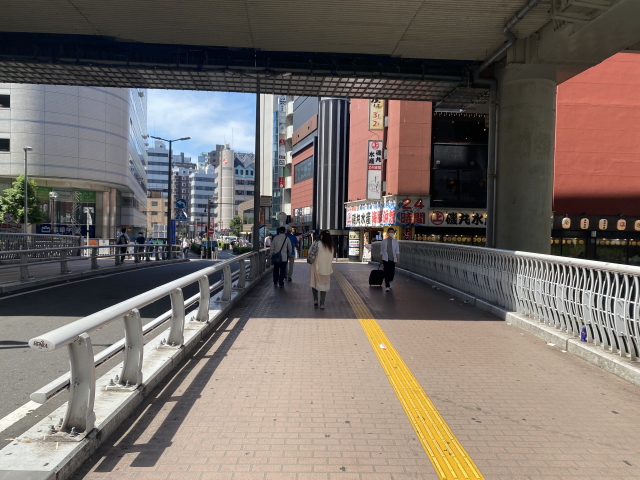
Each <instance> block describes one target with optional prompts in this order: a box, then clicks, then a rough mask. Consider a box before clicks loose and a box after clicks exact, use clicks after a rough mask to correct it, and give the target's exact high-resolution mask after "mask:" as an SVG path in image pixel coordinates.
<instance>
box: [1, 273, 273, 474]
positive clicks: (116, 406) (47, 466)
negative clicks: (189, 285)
mask: <svg viewBox="0 0 640 480" xmlns="http://www.w3.org/2000/svg"><path fill="white" fill-rule="evenodd" d="M270 273H271V268H267V269H266V271H265V272H264V273H263V274H262V275H260V276H259V277H258V278H256V279H255V280H254V281H253V282H251V283H249V284H248V285H247V287H245V289H244V290H235V289H233V290H232V293H231V295H232V296H231V300H230V301H229V302H224V303H222V302H217V299H218V298H219V297H220V295H221V294H222V292H220V293H218V294H216V295H215V296H212V297H211V300H210V302H209V322H208V323H201V322H195V321H191V319H193V318H195V315H196V314H197V310H194V311H193V312H191V313H190V314H189V315H188V316H187V318H186V319H185V328H184V344H183V346H182V347H181V348H179V349H171V348H163V349H158V348H157V347H158V345H159V343H160V341H161V339H162V337H163V335H158V336H157V337H156V338H154V339H153V340H151V341H150V342H149V343H148V344H147V345H145V348H144V358H145V362H144V365H143V369H142V372H143V378H144V383H142V384H141V385H140V386H138V388H136V389H135V390H124V389H122V390H120V391H115V390H107V389H106V386H107V385H108V383H109V380H110V379H112V378H113V377H114V376H115V375H117V374H120V372H121V369H122V363H120V364H118V365H116V366H115V367H113V368H112V369H111V370H109V371H108V372H107V373H106V374H105V375H103V376H102V377H100V378H99V379H97V380H96V396H95V405H94V411H95V414H96V427H95V429H94V430H93V431H91V432H90V433H89V435H88V436H87V437H85V438H83V439H82V440H80V441H79V442H77V443H76V442H60V443H57V442H55V441H43V440H40V437H42V436H43V435H44V432H46V431H47V430H48V427H49V425H51V424H53V423H56V421H57V419H58V418H61V417H64V415H65V413H66V408H67V404H66V403H64V404H63V405H62V406H60V407H59V408H58V409H56V410H55V411H53V412H52V413H51V414H49V415H47V416H46V417H45V418H44V419H43V420H41V421H40V422H38V423H37V424H36V425H34V426H33V427H31V428H30V429H29V430H27V431H26V432H24V433H23V434H22V435H20V436H19V437H17V438H16V439H15V441H14V442H12V443H10V444H9V445H7V446H6V447H4V448H3V449H2V455H0V480H5V479H6V480H9V479H11V480H67V479H69V478H71V477H72V476H73V475H74V473H75V472H76V470H77V469H78V468H80V466H81V465H82V464H83V463H84V462H85V461H86V460H87V459H88V458H89V457H90V456H91V455H92V454H93V453H94V452H95V451H96V450H97V449H98V447H99V446H100V445H101V444H102V442H104V441H105V440H106V439H107V438H108V437H109V435H111V434H112V433H113V432H114V431H115V430H116V429H117V428H118V427H119V426H120V425H121V424H122V423H124V422H125V421H126V420H127V418H128V417H129V416H130V415H131V414H132V413H133V411H134V410H135V408H136V407H137V406H138V405H140V403H142V401H143V400H144V399H145V398H146V397H147V396H149V394H151V392H152V391H153V390H154V388H155V387H157V386H158V384H159V383H160V382H161V381H162V380H163V379H164V378H165V377H166V376H167V374H169V373H170V372H171V371H172V370H173V369H174V368H175V367H176V366H177V365H178V364H179V363H180V362H181V361H182V360H183V359H184V358H185V357H187V356H188V355H189V354H190V353H191V352H192V351H194V350H195V349H196V348H197V347H198V345H199V344H200V341H201V340H205V339H206V338H208V337H209V336H211V335H212V334H213V333H214V332H215V330H216V329H217V328H218V327H219V326H220V325H221V324H222V323H223V321H224V319H225V316H226V314H227V313H228V312H229V310H231V308H233V307H234V306H235V305H236V304H237V303H238V302H239V300H240V299H242V298H243V297H244V296H245V295H246V294H247V292H249V290H252V289H253V287H255V286H257V285H258V284H259V283H260V281H261V280H262V279H263V278H264V277H266V276H267V275H269V274H270ZM168 331H169V329H167V330H166V332H168ZM165 338H166V335H165ZM123 390H124V391H123Z"/></svg>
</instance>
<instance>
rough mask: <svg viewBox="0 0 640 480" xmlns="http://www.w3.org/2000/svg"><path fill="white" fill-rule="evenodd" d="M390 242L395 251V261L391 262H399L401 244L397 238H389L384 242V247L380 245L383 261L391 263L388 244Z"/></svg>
mask: <svg viewBox="0 0 640 480" xmlns="http://www.w3.org/2000/svg"><path fill="white" fill-rule="evenodd" d="M389 241H391V248H392V249H393V260H391V261H392V262H397V261H398V256H399V255H400V244H399V243H398V240H396V239H395V238H388V237H387V238H385V239H384V240H382V245H380V255H381V257H382V260H383V261H385V262H388V261H389V256H388V255H387V243H388V242H389Z"/></svg>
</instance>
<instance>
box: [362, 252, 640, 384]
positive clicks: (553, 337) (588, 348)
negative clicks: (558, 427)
mask: <svg viewBox="0 0 640 480" xmlns="http://www.w3.org/2000/svg"><path fill="white" fill-rule="evenodd" d="M377 263H378V262H373V261H371V262H369V264H370V265H377ZM396 272H398V273H400V274H402V275H404V276H406V277H410V278H413V279H414V280H418V281H420V282H423V283H426V284H428V285H431V286H434V287H436V288H439V289H440V290H442V291H443V292H446V293H447V294H449V295H451V296H453V297H456V298H459V299H460V300H464V301H466V302H468V303H469V304H470V305H473V306H475V307H477V308H479V309H480V310H484V311H485V312H487V313H490V314H492V315H494V316H496V317H498V318H499V319H501V320H505V321H507V322H508V323H511V324H512V325H514V326H516V327H518V328H520V329H521V330H524V331H525V332H528V333H530V334H532V335H535V336H536V337H538V338H540V339H542V340H544V341H545V342H547V343H553V344H555V346H556V347H557V348H560V349H562V350H564V351H566V352H568V353H571V354H572V355H575V356H576V357H579V358H581V359H582V360H585V361H587V362H589V363H591V364H592V365H595V366H596V367H599V368H601V369H602V370H604V371H606V372H609V373H611V374H613V375H616V376H617V377H620V378H621V379H623V380H626V381H627V382H629V383H632V384H633V385H635V386H637V387H640V364H639V363H632V362H631V361H630V360H629V359H627V358H625V357H621V356H620V355H615V354H613V353H610V352H607V351H605V350H603V349H602V348H601V347H596V346H595V345H593V344H591V343H585V342H581V341H580V340H579V339H577V338H576V337H574V336H572V335H569V334H568V333H565V332H563V331H561V330H557V329H556V328H554V327H551V326H549V325H547V324H545V323H540V322H537V321H535V320H533V319H531V318H529V317H526V316H524V315H522V314H520V313H516V312H509V311H507V310H505V309H503V308H501V307H498V306H496V305H493V304H491V303H489V302H486V301H485V300H481V299H479V298H476V297H474V296H472V295H469V294H467V293H464V292H462V291H460V290H458V289H456V288H453V287H450V286H448V285H445V284H443V283H440V282H438V281H435V280H431V279H430V278H427V277H424V276H422V275H418V274H417V273H414V272H411V271H409V270H405V269H403V268H396Z"/></svg>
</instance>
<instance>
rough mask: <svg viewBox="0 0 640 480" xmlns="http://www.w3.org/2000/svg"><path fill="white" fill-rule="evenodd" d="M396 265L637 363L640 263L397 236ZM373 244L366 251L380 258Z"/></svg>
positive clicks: (639, 335)
mask: <svg viewBox="0 0 640 480" xmlns="http://www.w3.org/2000/svg"><path fill="white" fill-rule="evenodd" d="M399 243H400V258H401V262H402V263H401V265H402V268H404V269H407V270H409V271H412V272H415V273H418V274H420V275H423V276H425V277H427V278H430V279H433V280H436V281H437V282H440V283H442V284H444V285H448V286H451V287H453V288H455V289H458V290H460V291H462V292H464V293H467V294H469V295H471V296H474V297H475V298H478V299H480V300H483V301H485V302H487V303H490V304H493V305H496V306H498V307H501V308H504V309H507V310H509V311H512V312H517V313H520V314H523V315H526V316H529V317H532V318H533V319H534V320H536V321H539V322H541V323H546V324H547V325H549V326H551V327H553V328H555V329H557V330H563V331H565V332H566V333H568V334H570V335H572V336H574V337H579V338H580V339H581V340H582V341H584V342H587V343H592V344H594V345H596V346H601V347H602V348H603V349H606V350H607V351H609V352H611V353H616V354H619V355H620V356H621V357H623V358H628V359H629V360H631V361H636V359H637V358H638V357H639V356H640V267H637V266H634V265H620V264H615V263H608V262H598V261H594V260H584V259H579V258H568V257H560V256H555V255H544V254H538V253H531V252H522V251H509V250H498V249H493V248H486V247H473V246H469V245H457V244H447V243H435V242H416V241H400V242H399ZM379 245H380V244H379V243H378V242H376V243H374V244H373V246H372V256H373V257H375V258H376V259H377V258H379V256H380V252H379V250H380V247H379Z"/></svg>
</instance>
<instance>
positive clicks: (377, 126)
mask: <svg viewBox="0 0 640 480" xmlns="http://www.w3.org/2000/svg"><path fill="white" fill-rule="evenodd" d="M383 129H384V100H379V99H377V98H372V99H371V100H369V130H383Z"/></svg>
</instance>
